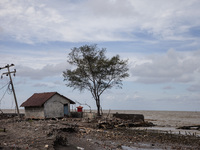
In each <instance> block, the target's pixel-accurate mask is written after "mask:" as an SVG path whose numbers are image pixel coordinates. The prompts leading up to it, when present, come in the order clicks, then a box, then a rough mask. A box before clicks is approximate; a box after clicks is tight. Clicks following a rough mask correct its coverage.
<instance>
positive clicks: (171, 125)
mask: <svg viewBox="0 0 200 150" xmlns="http://www.w3.org/2000/svg"><path fill="white" fill-rule="evenodd" d="M2 111H3V112H4V113H16V110H13V109H2ZM84 111H86V112H88V111H89V110H84ZM91 111H92V112H96V110H91ZM0 113H1V111H0ZM20 113H24V110H23V109H20ZM114 113H123V114H143V115H144V119H145V121H148V122H152V123H153V124H155V125H156V126H154V127H148V128H147V127H145V128H141V127H140V128H138V129H141V130H143V129H149V130H156V131H161V132H171V133H174V134H187V135H188V134H191V135H193V134H195V135H197V136H200V131H199V130H181V129H177V128H178V127H182V126H195V125H200V111H153V110H150V111H148V110H103V114H114Z"/></svg>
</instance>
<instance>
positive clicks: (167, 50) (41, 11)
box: [0, 0, 200, 111]
mask: <svg viewBox="0 0 200 150" xmlns="http://www.w3.org/2000/svg"><path fill="white" fill-rule="evenodd" d="M199 8H200V1H199V0H168V1H166V0H151V1H149V0H59V1H58V0H43V1H41V0H1V1H0V67H4V66H5V65H6V64H12V63H13V64H15V67H12V68H11V70H13V69H16V70H17V73H16V76H15V77H13V80H14V81H13V82H14V86H15V90H16V95H17V99H18V103H19V105H21V103H22V102H23V101H25V100H26V99H27V98H29V97H30V96H31V95H32V94H33V93H40V92H51V91H57V92H59V93H60V94H62V95H64V96H66V97H68V98H70V99H72V100H75V101H79V102H81V103H85V102H86V103H87V104H89V105H90V106H91V107H92V108H93V109H95V108H96V106H95V102H94V100H93V99H92V96H91V94H90V93H89V92H87V91H85V92H82V93H80V92H79V91H73V90H72V89H70V88H68V87H66V86H65V82H63V76H62V72H63V71H64V70H66V69H70V67H71V66H70V65H69V64H67V55H68V53H69V52H70V51H71V48H73V47H79V46H82V45H84V44H95V43H96V44H97V45H98V47H99V48H106V49H107V53H106V55H107V56H108V57H111V56H114V55H116V54H119V55H120V57H121V59H129V73H130V77H129V78H127V79H126V80H125V81H124V82H123V88H122V89H115V88H113V89H112V90H108V91H106V92H104V94H103V95H102V97H101V100H102V102H101V104H102V107H103V108H104V109H133V110H177V111H200V92H199V91H200V9H199ZM6 71H7V70H6V69H4V70H0V74H2V73H4V72H6ZM8 81H9V78H8V77H7V76H4V77H3V79H1V80H0V108H1V109H2V108H15V104H14V99H13V96H12V95H9V93H7V92H6V94H5V96H4V97H3V95H4V93H5V90H6V87H5V88H2V87H3V86H4V85H6V84H7V83H8ZM2 97H3V98H2Z"/></svg>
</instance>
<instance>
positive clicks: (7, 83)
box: [0, 82, 10, 90]
mask: <svg viewBox="0 0 200 150" xmlns="http://www.w3.org/2000/svg"><path fill="white" fill-rule="evenodd" d="M9 83H10V82H8V83H6V84H5V85H4V86H2V87H1V88H0V90H2V89H3V88H4V87H6V86H7V85H8V84H9Z"/></svg>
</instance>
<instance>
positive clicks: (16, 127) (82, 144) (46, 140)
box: [0, 118, 200, 150]
mask: <svg viewBox="0 0 200 150" xmlns="http://www.w3.org/2000/svg"><path fill="white" fill-rule="evenodd" d="M0 149H3V150H4V149H5V150H7V149H8V150H10V149H13V150H17V149H19V150H21V149H22V150H23V149H35V150H38V149H41V150H44V149H49V150H53V149H56V150H65V149H66V150H75V149H80V150H83V149H85V150H111V149H112V150H121V149H124V150H131V149H141V150H144V149H157V150H159V149H178V150H181V149H191V150H195V149H197V150H198V149H200V137H198V136H195V135H187V136H186V135H179V134H176V135H175V134H171V133H160V132H156V131H151V130H137V129H135V128H134V127H131V128H127V127H117V128H111V129H105V128H103V129H102V128H101V129H99V124H98V122H97V121H96V120H95V121H94V120H93V121H91V122H88V121H87V120H83V119H71V118H65V119H59V120H58V119H54V120H25V119H17V118H8V119H1V120H0Z"/></svg>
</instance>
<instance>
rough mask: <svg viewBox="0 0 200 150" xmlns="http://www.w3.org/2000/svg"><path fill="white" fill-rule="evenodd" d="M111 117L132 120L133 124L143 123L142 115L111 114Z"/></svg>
mask: <svg viewBox="0 0 200 150" xmlns="http://www.w3.org/2000/svg"><path fill="white" fill-rule="evenodd" d="M113 117H116V118H120V119H123V120H132V121H133V122H143V121H144V115H142V114H118V113H116V114H113Z"/></svg>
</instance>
